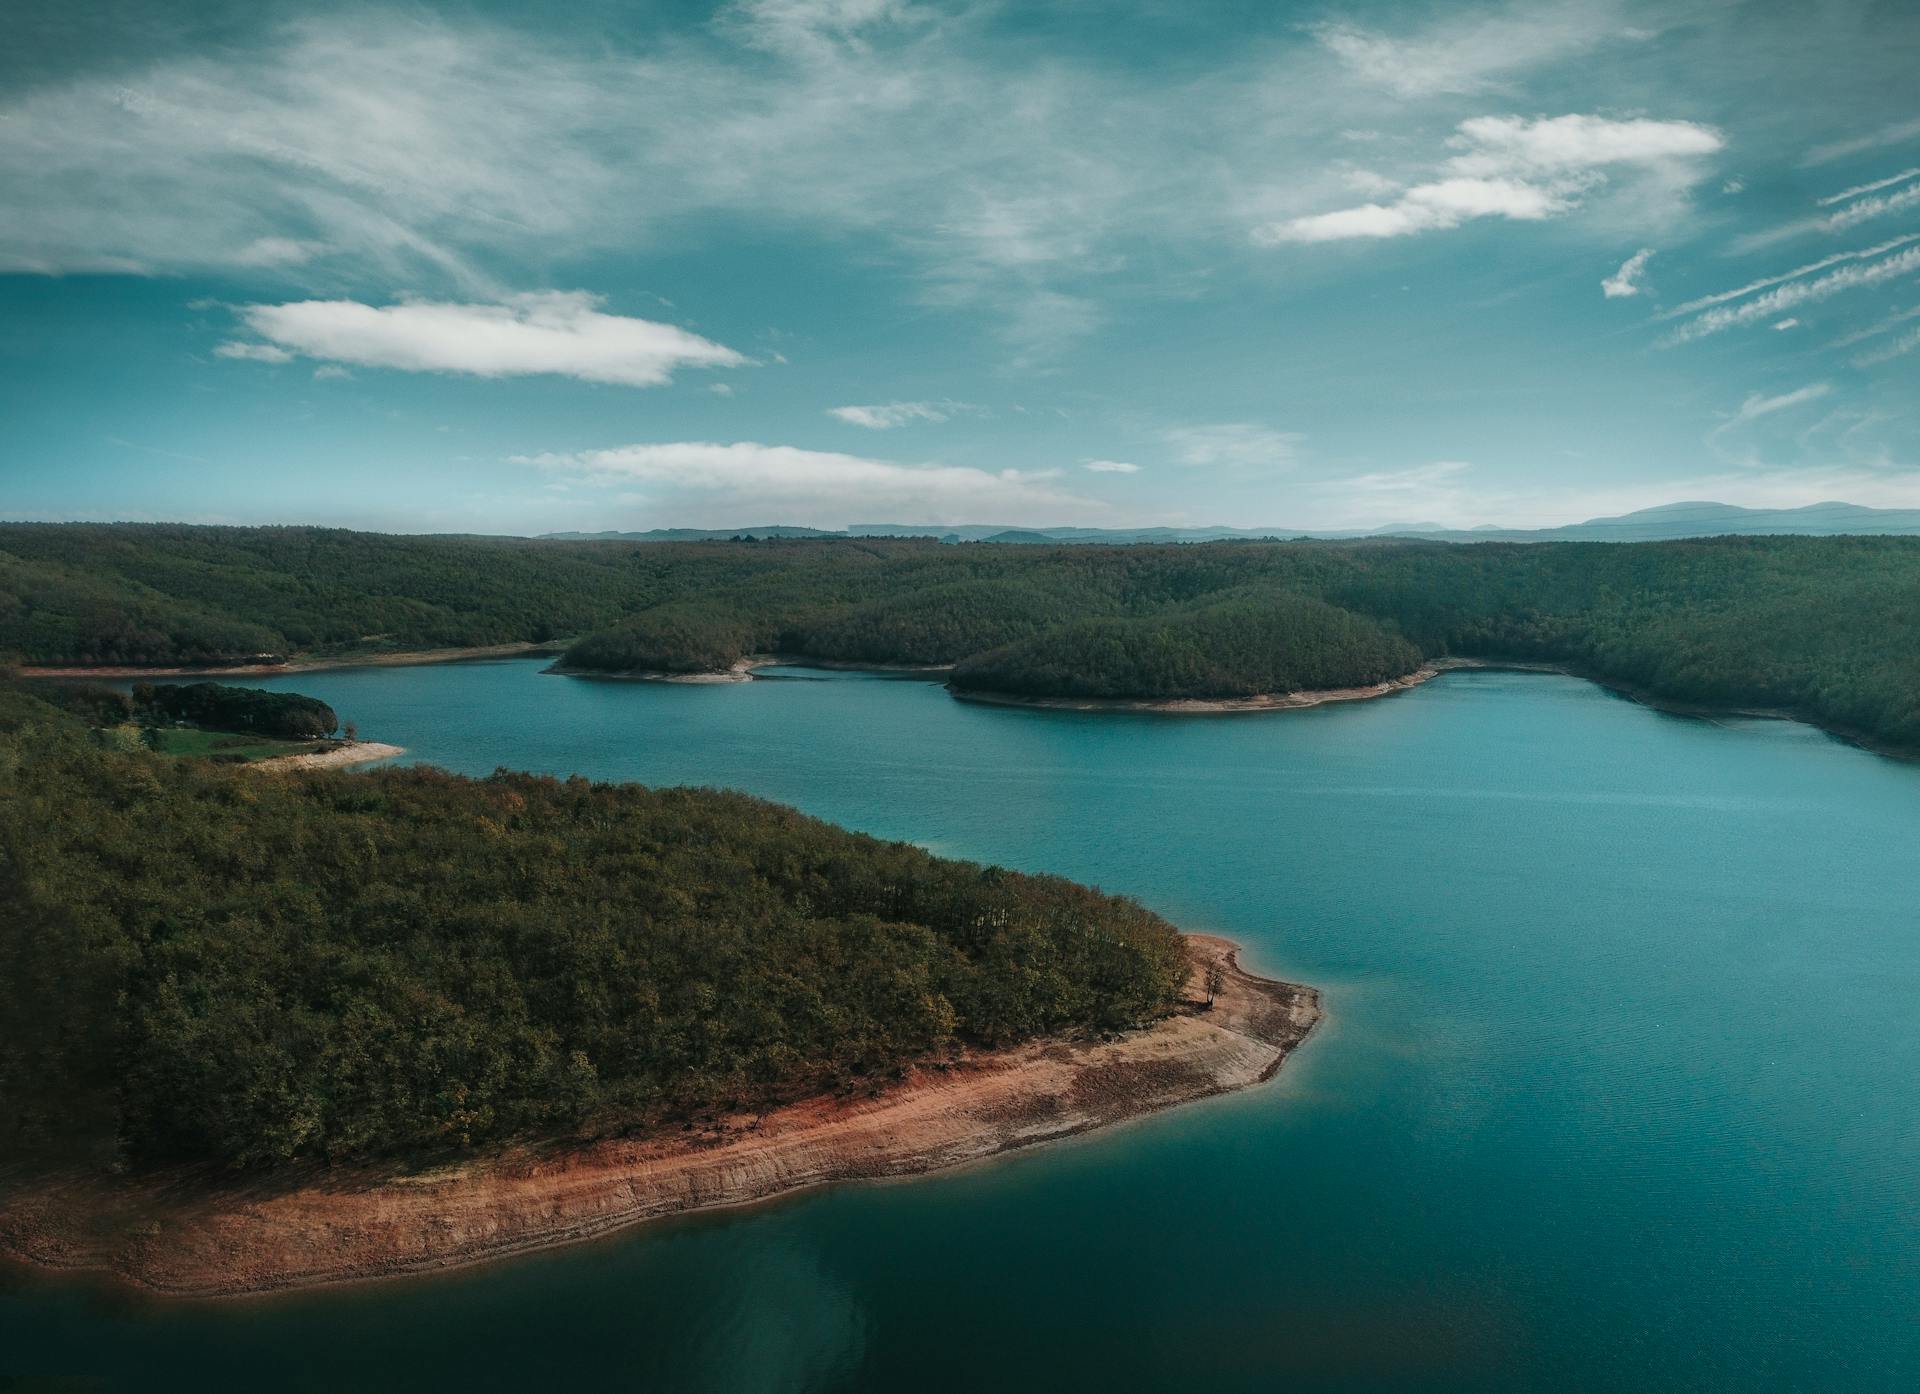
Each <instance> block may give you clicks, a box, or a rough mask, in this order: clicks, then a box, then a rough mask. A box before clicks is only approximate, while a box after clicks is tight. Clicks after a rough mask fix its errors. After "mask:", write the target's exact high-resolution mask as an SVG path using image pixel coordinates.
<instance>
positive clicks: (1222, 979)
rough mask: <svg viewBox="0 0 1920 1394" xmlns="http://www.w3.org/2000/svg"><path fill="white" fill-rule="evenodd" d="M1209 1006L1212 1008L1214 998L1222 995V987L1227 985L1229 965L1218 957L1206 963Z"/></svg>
mask: <svg viewBox="0 0 1920 1394" xmlns="http://www.w3.org/2000/svg"><path fill="white" fill-rule="evenodd" d="M1205 972H1206V981H1207V1008H1208V1010H1212V1008H1213V999H1214V998H1216V997H1218V996H1219V995H1220V989H1221V988H1223V987H1225V986H1226V985H1227V965H1226V964H1224V963H1222V962H1221V961H1220V960H1219V959H1217V958H1210V959H1208V960H1207V965H1206V969H1205Z"/></svg>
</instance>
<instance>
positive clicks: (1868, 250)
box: [1660, 233, 1920, 319]
mask: <svg viewBox="0 0 1920 1394" xmlns="http://www.w3.org/2000/svg"><path fill="white" fill-rule="evenodd" d="M1914 241H1920V233H1908V234H1907V235H1906V236H1904V237H1895V238H1890V239H1889V240H1887V241H1885V242H1882V243H1880V244H1878V245H1877V246H1873V247H1862V248H1861V249H1860V250H1858V251H1854V252H1835V253H1833V255H1831V256H1824V257H1821V258H1820V259H1819V260H1818V261H1810V262H1808V263H1807V264H1806V265H1805V266H1796V267H1794V268H1793V270H1791V271H1782V272H1781V273H1780V274H1779V275H1777V276H1762V277H1761V278H1760V279H1759V280H1757V281H1748V282H1747V283H1746V284H1745V285H1743V286H1735V287H1734V288H1733V289H1732V290H1723V291H1716V292H1715V293H1714V294H1712V295H1702V296H1699V297H1697V298H1696V299H1693V300H1688V301H1686V302H1685V303H1683V304H1679V305H1675V306H1674V307H1673V308H1672V309H1671V310H1667V311H1665V312H1664V313H1663V314H1662V315H1661V316H1660V318H1662V319H1678V318H1679V317H1680V316H1682V315H1690V314H1692V313H1693V312H1694V311H1696V310H1704V309H1706V308H1707V306H1709V305H1724V304H1725V303H1726V302H1727V301H1729V300H1739V299H1742V298H1744V297H1746V296H1749V295H1752V294H1753V293H1754V292H1755V291H1760V290H1765V289H1767V288H1768V287H1769V286H1777V285H1781V284H1784V283H1785V282H1787V281H1795V280H1798V279H1800V278H1801V277H1802V276H1810V275H1812V274H1813V273H1814V272H1816V271H1825V270H1826V269H1827V268H1828V267H1829V266H1838V265H1840V264H1841V263H1842V262H1849V261H1869V260H1871V259H1872V258H1874V257H1877V256H1880V255H1882V254H1884V253H1886V252H1890V251H1892V250H1893V249H1894V248H1895V247H1902V246H1905V245H1906V244H1907V243H1909V242H1914Z"/></svg>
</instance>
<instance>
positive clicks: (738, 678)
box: [546, 653, 953, 683]
mask: <svg viewBox="0 0 1920 1394" xmlns="http://www.w3.org/2000/svg"><path fill="white" fill-rule="evenodd" d="M760 668H827V669H832V670H833V671H835V672H845V673H950V672H952V671H953V665H952V664H951V663H851V662H846V661H844V660H841V659H837V658H808V657H807V656H806V655H804V654H793V653H751V654H748V655H747V656H746V657H745V658H738V659H735V660H734V661H733V663H732V664H730V665H729V666H728V667H725V668H720V669H716V670H713V671H711V672H704V673H669V672H665V671H662V670H655V669H650V668H634V669H629V670H628V671H627V672H624V673H607V672H601V671H600V670H598V669H595V668H574V667H570V666H569V665H568V664H566V663H565V662H560V663H555V664H554V665H553V666H552V667H550V668H548V669H546V671H547V672H549V673H553V674H557V675H558V676H560V677H563V678H610V679H613V680H615V681H619V682H685V683H716V682H751V681H752V680H753V675H754V672H755V670H756V669H760Z"/></svg>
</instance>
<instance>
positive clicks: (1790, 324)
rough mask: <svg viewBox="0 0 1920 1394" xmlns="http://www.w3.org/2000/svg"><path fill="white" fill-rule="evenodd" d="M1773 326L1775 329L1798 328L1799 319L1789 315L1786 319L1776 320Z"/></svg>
mask: <svg viewBox="0 0 1920 1394" xmlns="http://www.w3.org/2000/svg"><path fill="white" fill-rule="evenodd" d="M1773 327H1774V328H1775V329H1798V328H1799V327H1800V321H1799V320H1797V319H1794V318H1793V317H1792V316H1791V315H1789V316H1788V317H1787V318H1786V319H1783V320H1780V321H1779V322H1777V323H1776V324H1775V325H1774V326H1773Z"/></svg>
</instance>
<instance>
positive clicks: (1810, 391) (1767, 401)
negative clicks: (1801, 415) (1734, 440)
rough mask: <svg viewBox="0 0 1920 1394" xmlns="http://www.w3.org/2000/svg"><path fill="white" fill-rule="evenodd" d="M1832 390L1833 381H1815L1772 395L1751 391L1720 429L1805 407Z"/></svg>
mask: <svg viewBox="0 0 1920 1394" xmlns="http://www.w3.org/2000/svg"><path fill="white" fill-rule="evenodd" d="M1832 391H1833V384H1832V383H1830V382H1815V383H1809V384H1808V385H1807V386H1805V387H1796V388H1794V389H1793V391H1791V392H1782V393H1779V394H1778V395H1776V396H1772V397H1769V396H1766V395H1765V394H1763V393H1759V392H1754V393H1750V394H1749V395H1748V397H1747V399H1746V400H1745V401H1744V402H1742V403H1741V404H1740V410H1739V411H1737V412H1735V413H1734V414H1733V416H1732V417H1731V418H1730V419H1729V420H1728V421H1727V422H1726V423H1725V424H1724V425H1722V426H1721V427H1719V428H1718V429H1719V430H1725V429H1727V427H1729V426H1739V425H1743V424H1745V423H1746V422H1749V421H1757V420H1759V419H1760V418H1761V417H1763V416H1772V415H1773V414H1774V413H1775V412H1778V411H1790V410H1792V409H1793V408H1794V407H1803V406H1805V405H1806V404H1807V403H1808V402H1817V401H1819V400H1820V399H1821V398H1822V397H1824V396H1826V395H1827V394H1828V393H1830V392H1832Z"/></svg>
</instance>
